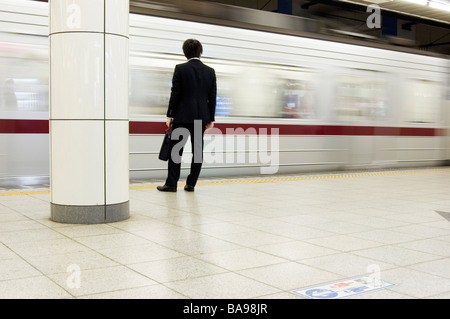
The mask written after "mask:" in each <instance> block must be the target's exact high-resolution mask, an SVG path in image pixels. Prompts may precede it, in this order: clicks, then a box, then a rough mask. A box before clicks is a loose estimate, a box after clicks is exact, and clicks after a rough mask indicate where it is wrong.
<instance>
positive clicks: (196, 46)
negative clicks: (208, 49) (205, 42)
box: [183, 39, 203, 59]
mask: <svg viewBox="0 0 450 319" xmlns="http://www.w3.org/2000/svg"><path fill="white" fill-rule="evenodd" d="M183 53H184V56H185V57H186V58H187V59H191V58H200V55H201V54H202V53H203V46H202V44H201V43H200V41H198V40H195V39H187V40H186V41H184V43H183Z"/></svg>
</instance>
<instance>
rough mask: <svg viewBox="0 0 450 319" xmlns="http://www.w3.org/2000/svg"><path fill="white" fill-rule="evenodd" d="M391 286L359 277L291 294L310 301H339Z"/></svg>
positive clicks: (368, 277) (367, 277) (372, 278)
mask: <svg viewBox="0 0 450 319" xmlns="http://www.w3.org/2000/svg"><path fill="white" fill-rule="evenodd" d="M391 286H394V284H392V283H389V282H385V281H383V280H380V279H377V278H374V277H371V276H361V277H356V278H350V279H345V280H341V281H337V282H332V283H328V284H324V285H320V286H314V287H309V288H304V289H298V290H294V291H292V292H293V293H295V294H298V295H301V296H303V297H307V298H311V299H340V298H346V297H350V296H354V295H359V294H362V293H367V292H371V291H374V290H378V289H384V288H387V287H391Z"/></svg>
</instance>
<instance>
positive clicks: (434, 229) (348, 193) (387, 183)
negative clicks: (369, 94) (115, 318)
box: [0, 167, 450, 299]
mask: <svg viewBox="0 0 450 319" xmlns="http://www.w3.org/2000/svg"><path fill="white" fill-rule="evenodd" d="M181 182H183V181H181ZM157 185H161V181H155V180H152V181H132V182H131V183H130V214H131V217H130V218H129V219H128V220H125V221H121V222H116V223H110V224H100V225H73V224H60V223H55V222H52V221H51V220H50V203H49V201H50V193H49V187H48V186H45V185H43V186H39V187H27V188H16V189H12V188H8V189H6V188H4V189H0V298H2V299H6V298H13V299H16V298H33V299H35V298H45V299H49V298H51V299H54V298H55V299H77V298H80V299H81V298H82V299H91V298H92V299H94V298H101V299H104V298H122V299H128V298H139V299H141V298H142V299H143V298H148V299H191V298H192V299H218V298H221V299H228V298H230V299H305V298H326V297H330V298H331V297H333V296H336V294H337V292H335V291H334V292H331V290H332V289H331V288H336V289H337V290H339V289H341V290H340V292H342V289H344V288H345V286H346V285H350V284H349V280H351V279H354V278H366V279H367V278H372V279H374V278H376V279H377V280H378V283H377V285H372V286H371V287H372V288H373V287H376V288H377V289H364V288H361V287H359V288H355V289H353V292H354V293H350V294H347V295H346V296H345V298H350V299H447V298H450V167H433V168H418V169H398V170H377V171H352V172H326V173H310V174H299V175H267V176H252V177H230V178H201V179H200V180H199V184H198V185H197V187H196V190H195V192H186V191H184V190H183V186H184V184H183V183H181V184H180V185H179V188H178V192H177V193H162V192H159V191H157V190H156V186H157ZM380 283H381V284H380ZM323 287H327V288H326V289H325V288H323ZM330 287H331V288H330ZM343 287H344V288H343ZM330 289H331V290H330ZM350 290H351V289H350V288H349V289H346V290H345V291H346V292H349V291H350ZM305 292H306V293H305Z"/></svg>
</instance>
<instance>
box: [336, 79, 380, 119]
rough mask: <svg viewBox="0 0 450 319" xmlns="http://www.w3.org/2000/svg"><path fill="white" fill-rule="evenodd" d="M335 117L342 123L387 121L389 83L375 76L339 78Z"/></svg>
mask: <svg viewBox="0 0 450 319" xmlns="http://www.w3.org/2000/svg"><path fill="white" fill-rule="evenodd" d="M336 94H337V96H336V104H335V115H336V119H337V120H340V121H374V120H377V121H378V120H386V119H387V115H388V114H387V107H388V82H387V81H386V80H385V79H383V78H381V77H379V76H375V74H373V75H372V74H371V75H353V74H346V75H344V74H342V75H339V76H338V82H337V92H336Z"/></svg>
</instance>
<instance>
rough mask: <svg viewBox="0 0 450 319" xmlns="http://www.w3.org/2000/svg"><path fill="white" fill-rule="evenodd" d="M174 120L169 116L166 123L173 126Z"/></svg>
mask: <svg viewBox="0 0 450 319" xmlns="http://www.w3.org/2000/svg"><path fill="white" fill-rule="evenodd" d="M172 122H173V119H172V118H170V117H169V118H167V121H166V125H167V127H168V128H170V127H172Z"/></svg>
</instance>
